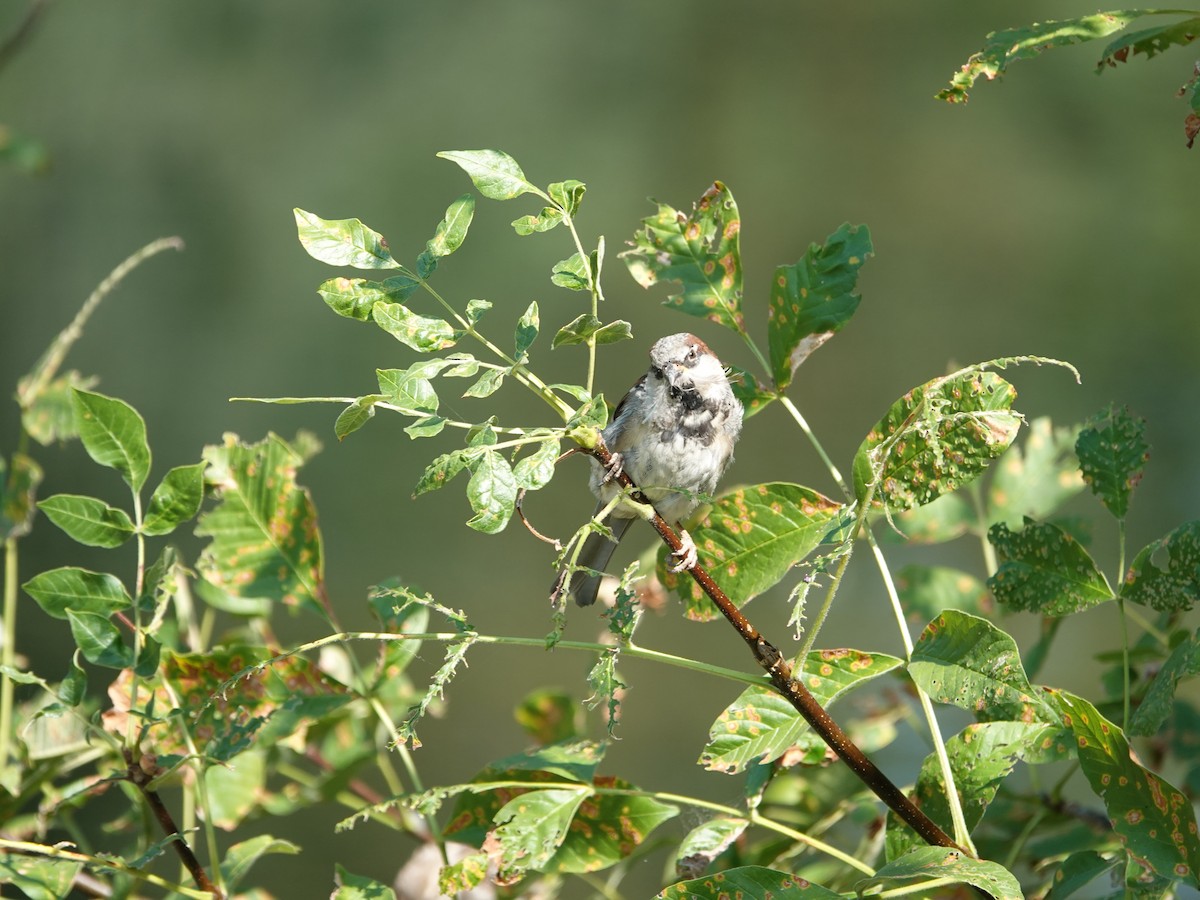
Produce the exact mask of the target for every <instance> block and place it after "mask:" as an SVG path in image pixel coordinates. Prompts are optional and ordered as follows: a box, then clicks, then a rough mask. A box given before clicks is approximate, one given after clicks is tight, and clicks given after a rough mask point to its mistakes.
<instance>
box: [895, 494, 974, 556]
mask: <svg viewBox="0 0 1200 900" xmlns="http://www.w3.org/2000/svg"><path fill="white" fill-rule="evenodd" d="M976 518H977V517H976V515H975V512H974V510H972V509H971V504H970V503H968V502H967V500H966V499H965V498H964V497H961V496H959V495H958V494H942V495H941V496H940V497H938V498H937V499H936V500H932V501H930V502H929V503H926V504H925V505H924V506H914V507H913V508H912V509H906V510H902V511H901V512H898V513H896V514H895V515H893V516H892V523H893V524H894V525H895V526H896V527H897V528H898V529H900V534H899V535H895V539H896V540H897V541H903V542H905V543H907V542H912V543H916V544H941V543H944V542H946V541H952V540H954V539H955V538H957V537H962V536H963V535H964V534H966V533H967V531H968V529H970V528H971V526H972V525H974V524H975V520H976ZM891 535H892V532H890V531H885V532H884V538H885V539H890V537H889V536H891Z"/></svg>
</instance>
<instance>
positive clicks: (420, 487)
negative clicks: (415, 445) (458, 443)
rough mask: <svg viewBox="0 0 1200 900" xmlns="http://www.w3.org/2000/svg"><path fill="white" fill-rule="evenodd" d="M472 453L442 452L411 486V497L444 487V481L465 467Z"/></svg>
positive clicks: (460, 451) (466, 451) (467, 451)
mask: <svg viewBox="0 0 1200 900" xmlns="http://www.w3.org/2000/svg"><path fill="white" fill-rule="evenodd" d="M474 455H475V454H474V452H472V451H469V450H452V451H450V452H449V453H443V454H442V455H441V456H439V457H438V458H437V459H435V460H434V461H433V462H431V463H430V464H429V466H428V467H427V468H426V469H425V472H424V474H422V475H421V478H420V480H419V481H418V482H417V485H416V487H414V488H413V494H412V495H413V497H414V498H416V497H419V496H421V495H422V494H427V493H429V492H430V491H436V490H437V489H438V488H441V487H445V485H446V483H447V482H449V481H451V480H452V479H453V478H454V476H455V475H457V474H458V473H459V472H461V471H463V470H464V469H466V468H467V464H468V463H469V462H470V460H471V458H472V457H473V456H474Z"/></svg>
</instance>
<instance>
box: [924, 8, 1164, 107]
mask: <svg viewBox="0 0 1200 900" xmlns="http://www.w3.org/2000/svg"><path fill="white" fill-rule="evenodd" d="M1139 15H1141V13H1140V12H1138V11H1136V10H1131V11H1129V12H1105V13H1096V14H1095V15H1090V16H1080V17H1078V18H1075V19H1064V20H1061V21H1050V22H1038V23H1035V24H1033V25H1027V26H1025V27H1022V28H1007V29H1005V30H1003V31H993V32H992V33H991V34H989V35H988V36H987V39H986V40H985V42H984V45H983V49H982V50H980V51H979V52H978V53H975V54H972V55H971V58H970V59H968V60H967V61H966V62H965V63H964V64H963V66H962V68H961V69H960V70H959V71H957V72H955V73H954V77H953V78H952V79H951V81H950V86H949V87H948V88H945V89H944V90H942V91H940V92H939V93H938V94H937V98H938V99H939V100H948V101H950V102H951V103H965V102H966V100H967V94H968V93H969V92H970V90H971V88H972V87H974V85H975V81H976V80H977V79H978V78H979V77H980V76H983V77H985V78H987V80H988V81H992V80H994V79H996V78H999V77H1000V76H1001V75H1003V74H1004V72H1005V70H1006V69H1007V68H1008V66H1009V64H1010V63H1013V62H1016V61H1017V60H1019V59H1028V58H1029V57H1032V56H1037V55H1038V54H1039V53H1041V52H1042V51H1043V50H1049V49H1051V48H1053V47H1065V46H1067V45H1069V44H1082V43H1086V42H1087V41H1095V40H1099V39H1100V38H1104V37H1108V36H1109V35H1110V34H1113V33H1114V32H1117V31H1120V30H1121V29H1122V28H1125V27H1126V26H1127V25H1129V23H1130V22H1132V21H1133V20H1134V19H1136V18H1138V16H1139Z"/></svg>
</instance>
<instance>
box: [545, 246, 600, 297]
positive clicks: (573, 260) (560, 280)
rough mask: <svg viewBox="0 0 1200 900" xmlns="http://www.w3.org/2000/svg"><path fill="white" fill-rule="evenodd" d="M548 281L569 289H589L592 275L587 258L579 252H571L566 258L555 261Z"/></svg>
mask: <svg viewBox="0 0 1200 900" xmlns="http://www.w3.org/2000/svg"><path fill="white" fill-rule="evenodd" d="M550 281H551V282H552V283H554V284H556V285H558V286H559V287H564V288H567V289H568V290H571V291H586V290H590V289H591V286H592V276H591V272H590V270H589V268H588V263H587V260H586V259H584V258H583V255H582V254H580V253H572V254H571V255H570V256H569V257H567V258H566V259H564V260H561V261H559V262H556V263H555V264H554V268H553V269H551V270H550Z"/></svg>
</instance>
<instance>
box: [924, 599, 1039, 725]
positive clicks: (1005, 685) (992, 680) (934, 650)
mask: <svg viewBox="0 0 1200 900" xmlns="http://www.w3.org/2000/svg"><path fill="white" fill-rule="evenodd" d="M908 674H909V675H910V676H912V679H913V681H915V682H916V683H917V684H918V685H919V686H920V687H921V689H922V690H924V691H925V693H927V694H928V695H929V696H930V697H931V698H932V699H933V700H936V701H937V702H938V703H953V704H954V705H955V706H958V707H960V708H961V709H965V710H967V711H969V712H973V713H975V715H976V717H977V718H978V719H980V720H981V721H994V720H1004V721H1012V722H1049V723H1052V724H1057V722H1058V717H1057V715H1056V713H1055V711H1054V708H1053V707H1052V706H1051V705H1050V704H1049V703H1048V702H1047V701H1046V700H1045V699H1044V697H1043V696H1042V692H1041V691H1040V690H1037V689H1035V688H1034V687H1033V685H1031V684H1030V683H1029V679H1028V678H1027V677H1026V675H1025V669H1024V668H1023V667H1022V666H1021V655H1020V652H1019V651H1018V650H1017V645H1016V642H1015V641H1014V640H1013V639H1012V638H1011V637H1010V636H1009V635H1007V634H1005V633H1004V632H1003V631H1001V630H1000V629H999V628H997V627H996V626H995V625H993V624H992V623H991V622H988V621H987V620H986V619H981V618H979V617H978V616H972V615H968V614H967V613H964V612H959V611H958V610H953V609H949V610H946V611H945V612H944V613H942V614H941V615H940V616H938V617H937V618H936V619H934V620H933V621H932V622H930V623H929V625H928V627H926V629H925V631H924V632H922V634H921V637H920V638H919V639H918V640H917V644H916V647H914V648H913V654H912V660H911V662H909V664H908Z"/></svg>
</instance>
